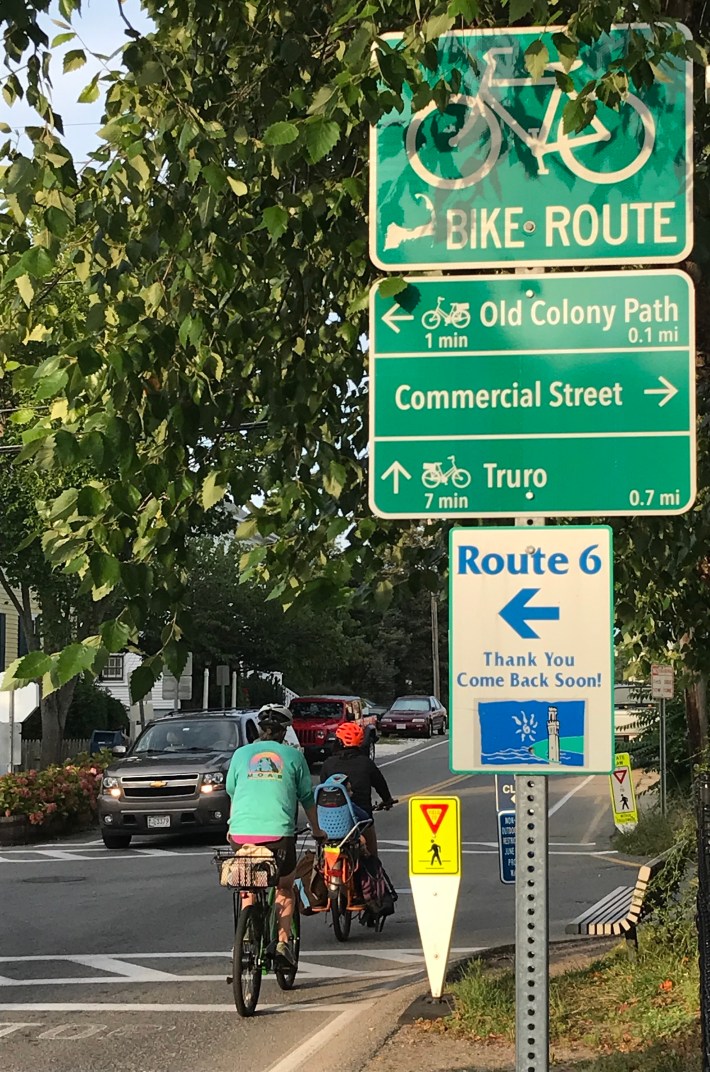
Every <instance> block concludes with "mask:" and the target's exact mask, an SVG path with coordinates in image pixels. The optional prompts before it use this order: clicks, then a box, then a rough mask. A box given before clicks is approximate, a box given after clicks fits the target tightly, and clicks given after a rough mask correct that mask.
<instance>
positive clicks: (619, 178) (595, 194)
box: [370, 25, 692, 271]
mask: <svg viewBox="0 0 710 1072" xmlns="http://www.w3.org/2000/svg"><path fill="white" fill-rule="evenodd" d="M559 30H560V28H554V27H553V28H551V29H542V28H539V29H538V28H525V29H502V30H501V29H494V30H459V31H456V32H452V33H449V34H444V35H443V36H442V37H441V38H440V40H439V45H438V49H439V65H438V68H437V70H436V71H425V72H424V75H425V77H426V78H427V79H428V80H429V82H430V83H431V84H432V85H434V84H435V83H436V82H437V81H439V79H440V78H441V76H442V75H444V76H446V77H447V78H448V77H450V76H451V74H452V72H454V71H458V72H459V75H460V79H461V84H460V88H459V90H458V92H457V93H455V94H453V95H452V96H451V97H450V99H449V103H448V105H447V107H446V109H445V111H443V112H441V111H440V110H439V109H438V108H437V106H436V104H435V103H434V102H431V103H430V104H428V105H427V106H426V107H425V108H422V109H421V110H419V111H417V112H415V111H414V110H413V108H412V101H411V95H409V96H408V95H407V92H406V90H405V98H404V109H403V110H402V112H401V113H400V112H397V111H396V110H393V111H392V112H390V113H389V114H387V115H385V116H383V117H382V119H381V120H380V121H379V122H378V124H377V125H376V126H374V127H373V128H372V132H371V147H370V148H371V151H370V160H371V171H370V228H371V234H370V255H371V257H372V260H373V261H374V263H375V264H376V265H377V266H378V267H380V268H383V269H385V270H386V271H398V270H400V269H402V268H409V269H430V268H437V267H440V266H441V267H447V268H481V267H506V266H511V265H515V264H525V265H538V266H553V265H565V264H568V265H574V264H584V265H589V264H595V263H597V264H598V263H603V264H606V265H609V264H629V263H632V264H643V263H653V264H660V263H669V262H676V261H679V260H682V259H683V258H684V257H685V256H687V254H688V252H689V250H690V248H691V246H692V205H691V189H692V181H691V180H692V79H691V70H690V67H691V65H690V62H685V61H681V60H676V61H675V62H674V66H672V67H671V66H669V67H668V68H664V72H663V80H662V81H660V80H659V81H656V82H655V83H654V84H653V86H651V87H649V88H648V89H647V90H645V91H644V92H643V94H641V93H637V92H636V91H635V89H634V87H632V91H631V92H629V93H628V94H627V96H626V97H625V98H624V100H623V102H622V104H621V106H620V108H619V110H618V111H615V110H613V109H612V108H609V107H607V106H606V105H604V104H602V103H601V101H598V102H597V111H596V114H595V116H594V118H593V119H592V121H591V123H590V125H589V126H587V127H585V128H584V129H583V130H581V131H580V132H578V133H574V132H569V133H565V131H564V127H563V121H562V112H563V109H564V106H565V104H566V103H567V102H568V101H569V100H570V99H574V97H575V95H576V93H577V92H579V90H581V89H582V87H583V86H584V85H585V84H586V83H587V82H589V81H590V80H592V79H595V78H598V77H600V76H601V75H602V74H603V73H604V72H606V70H607V69H608V68H609V65H610V64H611V63H613V62H614V61H615V60H617V59H619V58H620V57H623V55H624V54H625V51H626V47H627V42H628V35H629V33H630V32H632V31H633V32H634V33H644V32H648V27H646V26H643V25H635V26H632V27H622V26H618V27H613V28H612V30H611V32H610V33H609V34H608V35H605V36H603V37H602V38H601V39H600V40H599V41H598V42H597V43H596V44H595V45H593V46H592V47H583V48H582V49H581V51H580V55H579V59H578V60H577V61H575V63H573V65H572V68H571V69H570V70H569V72H568V73H569V77H570V78H571V79H572V83H573V85H574V87H575V88H574V89H571V90H569V92H565V91H563V89H562V88H561V87H560V85H559V84H558V81H557V75H558V74H561V73H565V67H564V64H563V62H562V59H561V57H560V56H559V55H558V52H557V49H556V47H555V43H554V36H555V33H557V32H559ZM384 37H385V38H386V39H387V41H388V43H389V44H390V45H392V46H393V47H396V46H397V45H398V44H399V43H400V42H401V40H402V38H401V35H400V34H396V33H392V34H385V35H384ZM532 42H542V43H543V45H544V46H545V47H546V48H547V52H548V56H549V62H548V63H547V65H546V67H545V70H544V72H543V74H542V77H540V78H538V79H537V80H534V79H533V78H531V77H530V74H529V72H528V71H527V69H526V67H525V62H524V53H525V50H526V48H527V47H528V45H530V44H531V43H532Z"/></svg>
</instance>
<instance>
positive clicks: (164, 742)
mask: <svg viewBox="0 0 710 1072" xmlns="http://www.w3.org/2000/svg"><path fill="white" fill-rule="evenodd" d="M257 714H258V712H257V711H255V710H251V709H250V710H247V711H237V710H229V711H174V712H172V713H171V714H169V715H166V716H163V717H161V718H157V719H155V720H154V721H153V722H151V723H149V725H148V726H146V728H145V729H144V730H143V732H142V733H141V735H140V737H138V739H137V740H136V742H135V744H134V745H133V747H132V748H130V749H129V750H128V751H127V752H126V754H125V755H120V757H117V759H116V762H115V763H112V764H111V766H110V767H109V768H108V769H107V770H106V771H105V772H104V776H103V780H102V783H101V793H100V795H99V801H98V813H99V824H100V827H101V836H102V838H103V841H104V844H105V845H106V847H107V848H109V849H126V848H128V846H129V845H130V843H131V838H133V837H135V836H137V835H146V834H159V833H168V832H171V831H172V832H176V831H186V830H191V829H192V830H194V829H208V828H214V829H217V830H219V829H222V830H226V828H227V822H228V820H229V806H230V801H229V797H228V796H227V791H226V788H225V781H226V778H227V771H228V770H229V764H230V761H231V759H232V756H233V754H234V752H235V749H237V748H240V747H241V746H242V745H245V744H250V743H251V742H253V741H255V740H256V739H257V737H258V736H259V725H258V722H257ZM294 741H295V742H296V747H298V742H297V739H296V736H295V734H294V733H293V730H290V733H289V737H288V739H287V743H288V744H292V743H293V742H294ZM119 751H120V750H119V749H115V750H114V753H116V752H119Z"/></svg>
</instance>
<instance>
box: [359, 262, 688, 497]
mask: <svg viewBox="0 0 710 1072" xmlns="http://www.w3.org/2000/svg"><path fill="white" fill-rule="evenodd" d="M385 283H386V281H385ZM382 286H383V284H382V283H378V284H377V285H376V286H375V287H373V289H372V291H371V294H370V303H371V304H370V504H371V507H372V510H373V511H374V513H375V514H378V515H380V516H382V517H402V518H411V517H462V516H463V517H466V516H475V517H515V516H517V515H522V514H525V515H541V516H545V515H547V516H554V515H569V516H573V517H578V516H583V515H588V516H591V515H595V516H600V515H609V514H677V513H683V512H684V511H685V510H687V509H689V507H690V506H691V504H692V503H693V500H694V498H695V348H694V339H693V324H694V312H693V305H694V303H693V288H692V284H691V281H690V280H689V278H688V277H687V276H686V275H684V273H683V272H680V271H676V270H674V269H664V270H660V271H639V272H598V273H597V272H584V273H577V274H573V275H569V274H553V275H545V274H544V273H535V274H531V275H516V276H502V275H493V276H491V275H489V276H484V275H479V276H459V277H454V276H448V277H446V276H438V277H431V276H429V277H425V278H410V279H408V281H407V287H406V289H405V290H403V291H401V292H400V293H399V294H398V295H397V296H396V297H394V298H393V297H383V296H382V294H381V293H380V291H381V288H382Z"/></svg>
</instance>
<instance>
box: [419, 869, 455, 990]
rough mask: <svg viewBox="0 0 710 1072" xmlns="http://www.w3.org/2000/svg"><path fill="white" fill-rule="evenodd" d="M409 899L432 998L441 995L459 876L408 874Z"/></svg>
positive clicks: (452, 927)
mask: <svg viewBox="0 0 710 1072" xmlns="http://www.w3.org/2000/svg"><path fill="white" fill-rule="evenodd" d="M410 882H411V884H412V898H413V900H414V911H415V912H416V915H417V925H418V926H419V936H420V938H421V942H422V949H423V951H424V960H425V961H426V970H427V975H428V976H429V987H430V989H431V996H432V997H433V998H440V997H441V995H442V994H443V992H444V982H445V981H446V966H447V964H448V960H449V949H450V947H451V935H452V933H453V929H454V918H455V916H456V902H457V901H458V896H459V886H460V885H461V876H460V875H433V876H429V875H411V876H410Z"/></svg>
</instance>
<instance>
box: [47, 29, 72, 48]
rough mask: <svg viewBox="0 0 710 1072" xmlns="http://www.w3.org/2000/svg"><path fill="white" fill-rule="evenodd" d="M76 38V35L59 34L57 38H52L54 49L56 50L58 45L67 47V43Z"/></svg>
mask: <svg viewBox="0 0 710 1072" xmlns="http://www.w3.org/2000/svg"><path fill="white" fill-rule="evenodd" d="M75 37H76V34H75V33H60V34H57V36H56V37H53V38H52V48H56V47H57V46H58V45H66V43H67V41H73V40H74V38H75Z"/></svg>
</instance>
